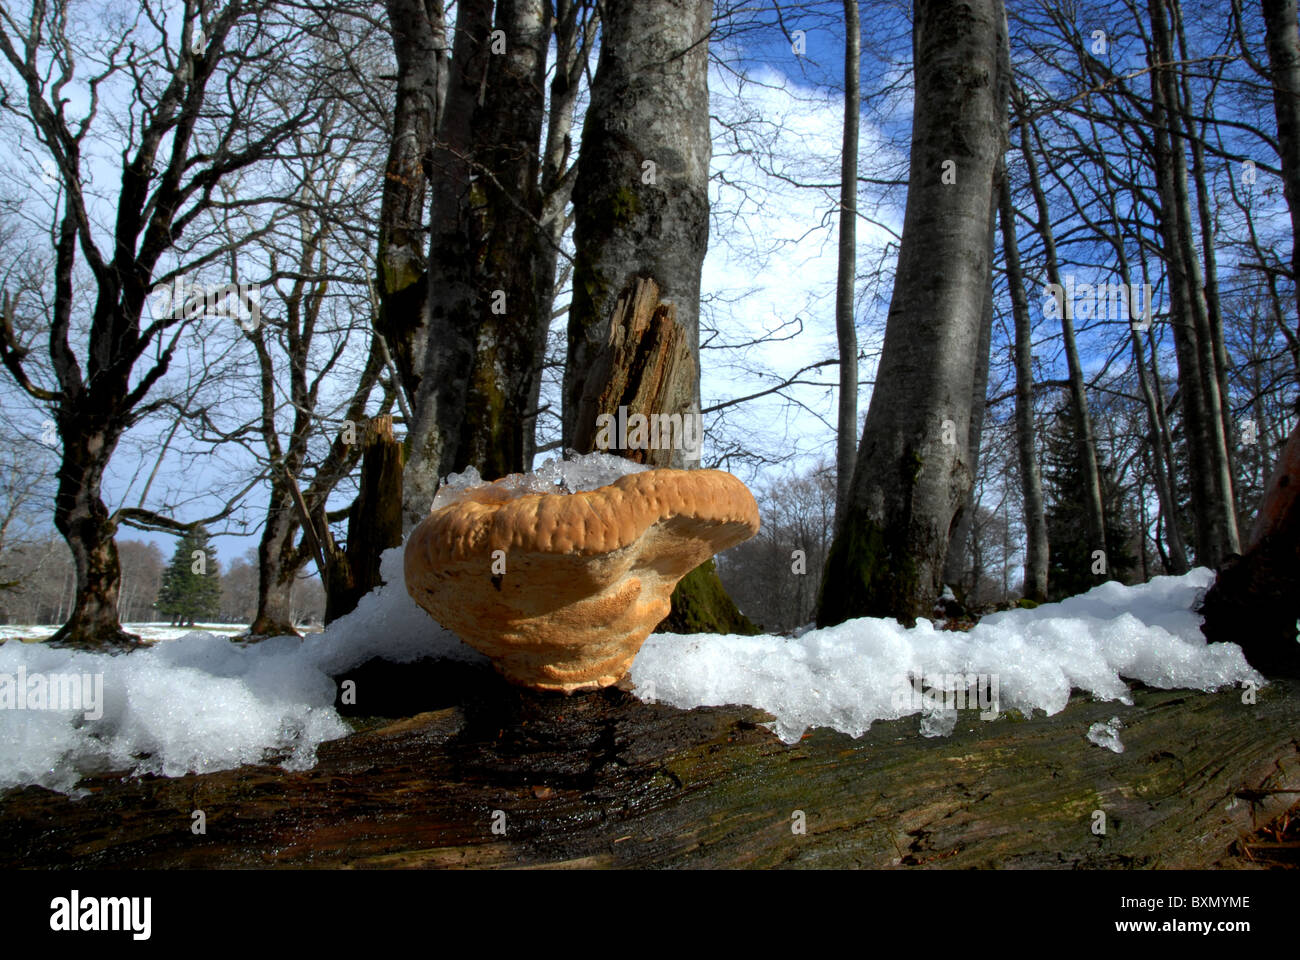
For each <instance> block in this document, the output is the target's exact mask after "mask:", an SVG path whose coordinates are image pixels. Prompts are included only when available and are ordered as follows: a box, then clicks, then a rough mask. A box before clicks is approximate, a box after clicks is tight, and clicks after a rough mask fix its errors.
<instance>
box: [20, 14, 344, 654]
mask: <svg viewBox="0 0 1300 960" xmlns="http://www.w3.org/2000/svg"><path fill="white" fill-rule="evenodd" d="M72 9H73V8H72V7H70V5H68V4H67V3H65V2H63V0H53V2H47V0H31V3H30V4H29V6H28V10H27V14H26V15H25V16H21V17H20V16H19V15H17V14H16V12H13V11H11V9H10V8H8V7H6V8H3V9H0V54H2V55H3V57H4V60H5V61H6V63H7V64H8V66H9V68H10V70H11V71H12V75H13V76H14V77H15V78H16V80H14V81H12V82H10V81H8V80H6V81H5V82H4V86H3V90H0V102H3V103H4V104H5V105H6V107H7V109H9V110H12V111H14V112H16V113H18V114H20V115H21V116H22V117H23V118H24V119H25V120H26V122H27V123H28V124H29V125H30V127H31V130H32V132H33V133H34V135H35V137H36V139H37V140H38V141H39V142H40V144H41V145H42V146H43V147H44V148H45V150H46V151H48V154H49V157H50V160H51V161H52V163H53V166H54V170H55V179H56V180H57V183H58V185H59V190H60V196H59V197H58V200H57V203H56V205H55V211H54V219H53V222H52V223H51V237H52V239H53V247H54V261H55V265H54V271H53V287H54V294H53V310H52V315H51V326H50V331H49V340H48V342H49V349H48V357H49V362H50V367H51V369H52V373H53V382H52V383H50V384H49V385H42V384H41V383H40V382H38V380H36V379H33V374H32V373H31V371H30V370H29V366H28V360H29V358H30V356H31V353H32V348H31V346H30V345H29V344H27V343H23V342H20V341H19V340H18V339H17V337H16V336H14V335H13V329H14V328H13V324H12V322H10V320H7V321H6V323H5V325H4V332H5V335H4V337H3V342H2V343H0V360H2V361H3V363H4V366H5V368H6V369H7V370H8V371H9V374H10V376H11V377H12V378H13V379H14V381H15V382H16V383H17V384H18V385H19V387H21V388H22V389H23V390H24V391H26V392H27V394H28V395H29V396H31V397H32V398H34V399H36V400H38V401H40V402H42V403H44V404H47V405H48V406H49V408H50V410H51V411H52V414H53V419H54V422H55V423H56V424H57V427H58V432H59V437H60V440H61V443H62V462H61V465H60V468H59V473H58V481H59V489H58V493H57V496H56V500H55V514H54V521H55V525H56V527H57V528H58V530H59V532H60V533H61V534H62V535H63V536H64V538H65V539H66V540H67V542H68V546H69V547H70V549H71V550H72V553H73V557H74V559H75V562H76V570H77V600H76V604H75V607H74V609H73V610H72V613H71V616H70V617H69V618H68V622H67V623H66V624H65V625H64V627H63V628H62V629H61V630H60V631H59V632H58V633H57V634H56V636H55V637H54V641H55V642H67V643H71V644H75V645H78V646H85V647H119V646H131V645H133V644H134V642H135V638H134V637H132V636H130V635H129V634H127V633H125V632H124V631H123V630H122V629H121V627H120V625H119V622H118V613H117V607H118V600H119V596H118V594H119V590H120V586H121V572H120V565H119V560H118V554H117V548H116V546H115V544H114V539H113V538H114V534H115V532H116V530H117V527H118V525H119V524H121V523H123V522H136V523H141V524H147V525H153V526H155V527H165V528H172V529H182V528H184V526H185V525H184V524H181V523H178V522H177V521H175V520H172V519H171V518H168V517H165V516H162V515H160V514H157V513H155V512H152V511H147V510H143V509H141V508H123V509H120V510H118V511H115V512H114V513H110V512H109V510H108V508H107V507H106V505H105V503H104V500H103V497H102V485H103V477H104V471H105V469H106V467H107V466H108V463H109V460H110V459H111V458H112V455H113V452H114V450H115V449H116V448H117V446H118V444H119V442H120V440H121V439H122V435H123V433H124V432H125V431H126V430H127V429H129V428H130V427H131V426H132V425H133V424H135V423H138V422H139V421H140V420H141V419H142V418H144V417H146V416H148V415H149V414H150V413H151V412H153V411H154V410H155V409H158V407H157V404H160V403H162V402H163V401H162V400H158V399H154V400H151V399H150V392H151V390H152V389H153V387H154V385H155V384H157V383H158V381H159V380H160V379H161V378H162V377H163V376H164V375H165V374H166V373H167V370H168V368H169V366H170V365H171V363H172V360H173V357H174V354H175V351H176V348H177V344H178V342H179V338H180V336H181V334H182V332H183V331H184V329H185V328H186V326H187V324H191V323H193V322H195V321H196V319H197V317H196V316H195V315H194V314H193V313H189V314H188V315H187V311H186V310H185V309H173V310H171V311H162V312H161V315H160V316H158V317H156V318H155V319H153V320H152V321H149V320H147V319H146V318H145V316H144V314H145V308H146V300H147V298H148V297H149V293H150V289H151V288H152V287H153V286H154V285H155V284H159V285H162V286H167V285H169V284H171V283H172V281H174V280H177V279H181V278H184V277H186V276H188V275H192V274H193V273H194V272H195V271H197V270H198V269H200V268H201V267H202V266H203V265H204V264H206V263H210V262H213V261H215V260H217V259H218V258H219V257H221V256H222V255H223V253H224V252H225V250H223V249H222V246H221V245H220V244H212V245H210V246H207V248H206V249H202V250H201V252H199V251H200V248H201V247H202V246H204V245H200V244H198V243H197V242H196V240H197V238H194V237H191V238H190V242H189V243H188V244H187V245H186V246H185V247H182V246H181V245H180V240H181V237H182V235H183V234H187V233H191V232H193V231H194V230H199V229H202V227H203V225H204V223H205V217H207V215H208V214H210V213H211V212H212V211H213V209H214V206H215V188H216V186H217V184H219V183H220V182H221V180H222V179H223V178H225V177H227V176H230V175H232V174H234V173H236V172H238V171H240V170H244V169H246V168H248V167H250V166H252V165H253V164H256V163H258V162H259V161H261V160H263V159H264V158H266V157H268V156H270V155H272V154H274V152H275V151H276V149H277V148H278V146H279V145H280V144H281V143H282V142H283V141H284V140H285V138H286V136H287V135H288V134H289V133H290V132H291V131H292V130H294V129H295V128H297V127H298V126H300V125H302V124H303V123H305V122H307V121H308V120H309V119H310V118H311V117H312V116H313V114H314V113H315V112H316V111H317V110H318V109H319V108H320V100H319V98H318V97H317V87H318V84H317V82H316V81H314V80H313V79H312V77H311V76H310V74H309V73H307V72H304V71H302V70H300V69H298V68H297V67H296V65H295V57H294V56H293V54H292V49H291V47H290V46H289V45H287V44H286V42H285V39H284V37H285V35H286V33H292V30H291V29H290V26H289V25H288V24H287V23H286V22H285V21H284V20H282V19H280V18H279V15H278V14H279V7H278V4H276V3H274V2H271V0H265V2H250V3H232V4H229V5H227V6H224V7H221V8H219V9H214V8H212V7H211V6H210V5H208V4H205V3H202V2H200V0H185V2H184V3H183V5H182V7H181V9H180V11H179V15H178V16H173V15H169V14H167V13H165V12H164V11H163V10H161V9H160V8H159V7H157V6H155V4H154V3H152V2H144V3H142V4H141V5H140V6H139V8H138V9H137V10H135V13H134V17H130V16H128V17H127V19H126V20H125V21H124V22H122V23H106V24H104V25H103V26H102V27H101V29H102V30H103V31H104V33H105V35H106V37H107V41H106V45H105V46H104V47H103V48H102V49H100V50H95V49H94V47H93V46H92V47H88V46H86V45H85V44H84V43H83V41H82V40H81V38H80V36H79V34H78V32H77V30H76V29H75V28H74V27H73V26H72V25H71V24H70V14H71V12H72ZM115 16H116V15H115ZM177 28H179V30H178V32H177ZM92 51H93V52H92ZM83 64H88V65H89V68H88V69H86V70H83ZM74 81H76V82H79V83H83V84H85V87H84V89H85V90H86V91H87V94H86V95H87V98H88V104H87V108H86V112H85V114H84V115H83V116H81V117H80V118H79V119H76V118H74V117H73V116H71V115H70V113H69V111H68V109H67V100H66V99H65V91H66V90H67V89H68V88H69V85H70V84H72V83H73V82H74ZM119 83H120V84H124V85H125V87H126V89H125V90H123V91H121V92H120V94H119V95H118V96H115V97H114V102H113V104H112V105H111V107H110V108H109V109H110V110H111V112H112V113H113V114H115V116H113V117H111V118H106V122H110V123H112V124H114V125H115V128H116V129H117V130H119V131H123V133H122V137H123V142H122V143H121V146H120V150H121V154H120V155H121V158H122V160H121V174H120V182H119V185H118V190H117V194H116V197H115V202H114V203H113V209H112V211H111V216H109V217H107V218H104V217H102V216H100V215H99V213H100V211H98V210H97V207H96V201H95V200H94V199H93V198H92V197H91V196H89V195H88V193H87V191H86V190H85V187H84V184H85V182H86V165H87V163H88V158H87V156H86V152H87V147H88V145H89V144H91V143H93V140H92V139H91V133H92V128H95V122H96V121H97V120H99V119H101V106H103V104H101V97H100V91H101V89H104V88H105V87H106V85H114V84H119ZM276 85H281V86H282V87H283V85H290V86H292V87H294V88H295V89H296V90H297V97H296V99H295V103H296V106H295V107H294V108H293V109H291V110H288V111H284V110H281V109H279V104H276V103H274V102H273V101H272V102H270V103H268V100H267V91H268V90H269V89H271V88H273V87H275V86H276ZM268 108H269V109H268ZM266 200H267V198H266V197H254V198H243V199H240V200H237V201H235V203H236V204H237V205H243V206H252V205H258V204H261V203H265V202H266ZM105 219H107V220H109V221H110V222H111V224H112V226H111V229H110V231H109V232H110V235H109V236H108V237H107V238H105V237H103V236H101V235H100V233H101V228H100V224H101V223H102V222H103V221H104V220H105ZM78 257H80V258H81V259H82V260H83V261H84V263H85V264H86V266H87V267H88V268H89V271H90V274H91V280H90V282H89V290H83V289H82V288H81V286H80V284H79V281H78V277H77V273H76V270H75V267H76V264H77V260H78ZM168 257H170V258H172V259H173V260H174V261H175V265H174V266H173V268H172V269H170V270H166V269H164V268H163V262H164V259H165V258H168ZM85 302H92V303H93V306H92V307H91V311H90V316H89V318H88V321H89V322H88V329H87V330H86V334H85V337H84V339H83V338H82V337H81V336H77V335H74V326H79V325H80V324H81V323H82V321H83V318H82V317H80V316H79V315H78V314H77V305H78V304H80V303H85Z"/></svg>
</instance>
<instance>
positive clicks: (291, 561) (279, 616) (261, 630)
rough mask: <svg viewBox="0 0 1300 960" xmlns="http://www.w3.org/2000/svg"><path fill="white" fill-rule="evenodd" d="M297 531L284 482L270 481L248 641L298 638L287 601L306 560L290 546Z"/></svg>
mask: <svg viewBox="0 0 1300 960" xmlns="http://www.w3.org/2000/svg"><path fill="white" fill-rule="evenodd" d="M298 529H299V516H298V508H297V506H296V505H295V504H294V502H293V495H292V493H291V492H290V491H289V489H288V486H287V485H286V482H285V481H284V480H283V479H282V478H280V477H278V476H276V477H275V478H274V479H273V480H272V481H271V502H270V506H269V507H268V508H267V513H266V523H265V525H264V526H263V527H262V538H261V540H259V541H258V544H257V614H256V615H255V616H254V617H253V622H252V624H251V625H250V626H249V628H248V634H249V636H250V637H280V636H290V637H296V636H298V631H297V630H296V629H295V628H294V625H293V610H292V603H291V600H290V597H291V595H292V593H293V584H294V581H295V580H296V579H297V578H298V571H299V570H301V569H302V566H303V564H304V563H306V562H307V556H306V554H304V553H301V552H300V551H299V550H298V549H297V548H296V546H295V544H294V538H295V536H296V534H297V532H298Z"/></svg>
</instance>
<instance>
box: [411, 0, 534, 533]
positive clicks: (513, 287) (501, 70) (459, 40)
mask: <svg viewBox="0 0 1300 960" xmlns="http://www.w3.org/2000/svg"><path fill="white" fill-rule="evenodd" d="M496 6H497V11H496V13H497V19H496V24H495V28H496V29H495V32H494V31H493V29H492V28H493V24H492V20H491V16H492V7H493V4H492V3H491V0H461V4H460V10H459V13H458V15H457V19H456V40H455V48H454V52H453V56H452V64H451V81H450V85H449V88H448V92H447V100H446V104H445V109H444V112H443V117H442V124H441V127H440V135H439V137H438V142H437V145H436V148H435V150H434V155H433V162H432V169H433V180H434V182H433V190H432V195H433V196H432V227H431V229H430V246H429V261H428V263H429V267H428V277H429V288H428V295H427V297H426V304H427V313H428V326H427V337H428V342H429V343H430V344H436V345H437V346H436V349H427V350H426V351H425V357H424V373H423V376H422V379H421V382H420V389H419V392H418V394H417V396H416V400H415V403H414V404H413V405H412V416H413V417H414V423H413V424H412V425H411V429H410V433H409V435H408V442H409V447H410V449H409V456H408V459H407V463H406V467H405V477H404V490H403V500H404V511H405V525H406V526H407V527H408V528H410V527H412V526H414V525H415V524H416V523H417V522H419V520H420V519H421V518H422V517H423V516H424V515H425V514H426V513H427V512H428V509H429V504H430V503H431V502H432V500H433V496H434V494H435V493H436V492H437V487H438V481H439V478H441V477H445V476H446V475H447V474H449V473H452V472H454V471H460V470H464V469H465V468H466V467H470V466H473V467H475V468H477V469H478V470H479V471H480V473H482V475H483V476H484V477H485V478H486V479H489V480H490V479H496V478H497V477H500V476H503V475H504V474H507V473H517V472H520V471H522V470H523V469H524V453H525V448H526V447H527V446H528V444H527V442H526V440H525V433H527V432H530V431H531V430H532V427H533V417H532V415H531V413H532V411H531V410H530V409H529V406H530V404H531V403H532V402H533V399H532V398H533V394H534V393H535V391H534V389H533V380H534V378H535V377H537V376H539V375H540V356H539V352H540V349H541V345H542V343H543V342H544V333H543V332H542V331H544V330H545V329H546V328H548V327H549V325H550V316H549V309H548V307H547V305H545V292H546V290H547V288H548V286H549V283H550V281H549V280H548V279H547V277H546V276H545V270H544V269H543V267H544V263H545V257H544V255H543V254H544V244H545V237H544V233H543V227H542V225H541V214H542V196H541V190H540V187H539V184H538V179H539V176H540V168H539V163H540V161H539V159H538V154H539V151H540V150H541V132H542V117H543V108H544V87H545V84H544V77H545V71H546V48H547V39H548V28H549V22H548V20H547V18H546V17H545V15H544V13H543V7H542V3H541V0H510V2H501V3H499V4H497V5H496ZM544 313H545V314H546V315H543V314H544Z"/></svg>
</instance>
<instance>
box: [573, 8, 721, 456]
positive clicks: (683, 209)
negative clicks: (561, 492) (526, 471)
mask: <svg viewBox="0 0 1300 960" xmlns="http://www.w3.org/2000/svg"><path fill="white" fill-rule="evenodd" d="M711 11H712V2H711V0H612V2H610V3H608V4H606V6H605V19H604V21H603V23H602V28H601V29H602V37H601V49H600V61H599V63H598V65H597V69H596V77H595V79H594V81H593V82H592V88H591V105H590V106H589V107H588V109H587V115H586V119H585V121H584V124H583V133H582V150H581V152H580V153H579V156H578V179H577V183H576V185H575V188H574V198H575V199H574V218H575V222H574V243H575V246H576V265H575V267H574V278H573V300H572V304H571V306H570V309H569V332H568V340H569V353H568V358H567V362H566V364H565V370H564V442H565V446H566V447H567V446H572V443H573V438H574V437H575V436H577V434H578V433H579V431H580V429H594V425H593V424H585V425H582V426H580V425H579V423H578V415H579V414H578V411H579V410H580V409H582V397H583V395H584V393H587V392H588V391H589V388H588V381H589V379H590V378H591V370H592V366H593V359H594V357H595V356H597V355H598V354H599V353H601V352H602V351H603V350H604V349H605V345H606V343H607V342H608V340H609V329H610V322H611V318H612V316H613V314H614V308H615V305H616V303H617V300H618V297H619V296H620V294H621V293H622V292H623V291H624V290H625V289H627V288H628V286H629V285H630V283H631V282H632V281H633V279H634V278H638V277H641V278H650V279H653V280H654V281H655V283H656V284H657V286H658V288H659V294H660V297H661V298H662V299H663V300H665V301H667V302H669V303H671V304H673V306H674V307H675V309H676V320H677V323H678V325H679V326H680V327H681V329H682V334H683V336H684V338H685V345H686V347H687V348H688V350H689V352H690V354H691V355H692V356H695V355H697V354H698V351H699V300H700V269H701V267H702V265H703V262H704V253H705V249H706V248H707V246H708V239H709V196H708V176H709V159H710V155H711V152H712V142H711V140H710V137H709V91H708V76H707V65H708V32H709V26H710V15H711ZM692 380H693V382H692V383H690V384H688V385H687V386H688V387H689V396H690V401H689V406H687V407H685V408H683V409H680V410H659V411H656V412H658V413H661V414H674V413H678V414H682V415H685V414H692V415H696V416H698V415H699V412H700V403H699V371H698V369H697V370H695V371H694V373H693V377H692ZM590 392H592V393H599V392H600V388H599V387H597V388H595V389H593V390H591V391H590ZM674 453H675V456H674V457H673V465H674V466H679V467H680V466H688V465H689V463H688V459H687V457H686V456H685V452H684V451H681V450H677V451H675V452H674Z"/></svg>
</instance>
